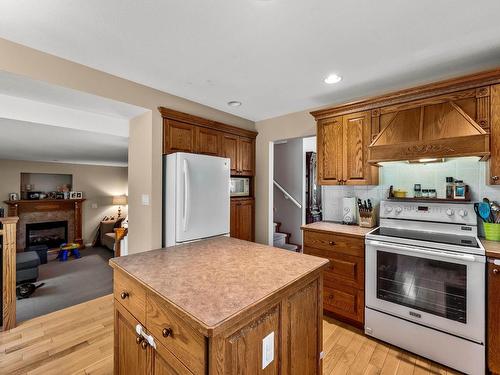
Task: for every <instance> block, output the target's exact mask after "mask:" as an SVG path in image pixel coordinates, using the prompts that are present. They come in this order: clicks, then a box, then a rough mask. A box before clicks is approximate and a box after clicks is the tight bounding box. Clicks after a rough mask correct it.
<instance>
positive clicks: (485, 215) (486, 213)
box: [477, 201, 491, 223]
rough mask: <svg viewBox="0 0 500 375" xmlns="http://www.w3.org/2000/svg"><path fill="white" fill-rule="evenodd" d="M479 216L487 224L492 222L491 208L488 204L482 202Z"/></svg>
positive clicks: (479, 207)
mask: <svg viewBox="0 0 500 375" xmlns="http://www.w3.org/2000/svg"><path fill="white" fill-rule="evenodd" d="M477 210H478V212H479V216H481V218H482V219H483V220H484V222H485V223H490V222H491V207H490V205H489V204H488V203H486V202H484V201H483V202H480V203H479V206H478V208H477Z"/></svg>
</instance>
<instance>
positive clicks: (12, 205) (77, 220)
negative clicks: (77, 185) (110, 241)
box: [5, 199, 84, 252]
mask: <svg viewBox="0 0 500 375" xmlns="http://www.w3.org/2000/svg"><path fill="white" fill-rule="evenodd" d="M83 202H84V199H53V200H49V199H46V200H18V201H5V203H6V204H7V205H8V207H9V216H18V217H19V223H18V225H17V235H16V237H17V251H18V252H19V251H24V249H25V248H26V246H27V242H26V240H27V225H30V224H40V223H54V222H66V223H67V231H66V236H67V240H68V242H77V243H80V244H82V243H83V240H82V204H83ZM48 226H51V224H48Z"/></svg>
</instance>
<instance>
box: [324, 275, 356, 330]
mask: <svg viewBox="0 0 500 375" xmlns="http://www.w3.org/2000/svg"><path fill="white" fill-rule="evenodd" d="M364 305H365V294H364V291H362V290H359V289H356V288H352V287H348V286H343V285H340V284H338V285H334V284H333V283H330V282H328V281H327V280H325V282H324V288H323V308H324V309H325V310H327V311H331V312H333V313H335V314H337V315H338V316H340V317H344V318H348V319H350V320H354V321H356V322H359V323H362V324H363V322H364V307H365V306H364Z"/></svg>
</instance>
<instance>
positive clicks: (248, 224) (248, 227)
mask: <svg viewBox="0 0 500 375" xmlns="http://www.w3.org/2000/svg"><path fill="white" fill-rule="evenodd" d="M231 237H234V238H239V239H240V240H245V241H253V240H254V200H253V199H232V200H231Z"/></svg>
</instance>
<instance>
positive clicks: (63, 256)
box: [56, 243, 81, 262]
mask: <svg viewBox="0 0 500 375" xmlns="http://www.w3.org/2000/svg"><path fill="white" fill-rule="evenodd" d="M79 249H80V245H79V244H77V243H63V244H62V245H61V246H60V247H59V253H58V254H57V258H56V259H59V261H60V262H65V261H67V260H68V257H69V256H70V255H73V256H74V257H75V259H78V258H80V257H81V255H80V250H79Z"/></svg>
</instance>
